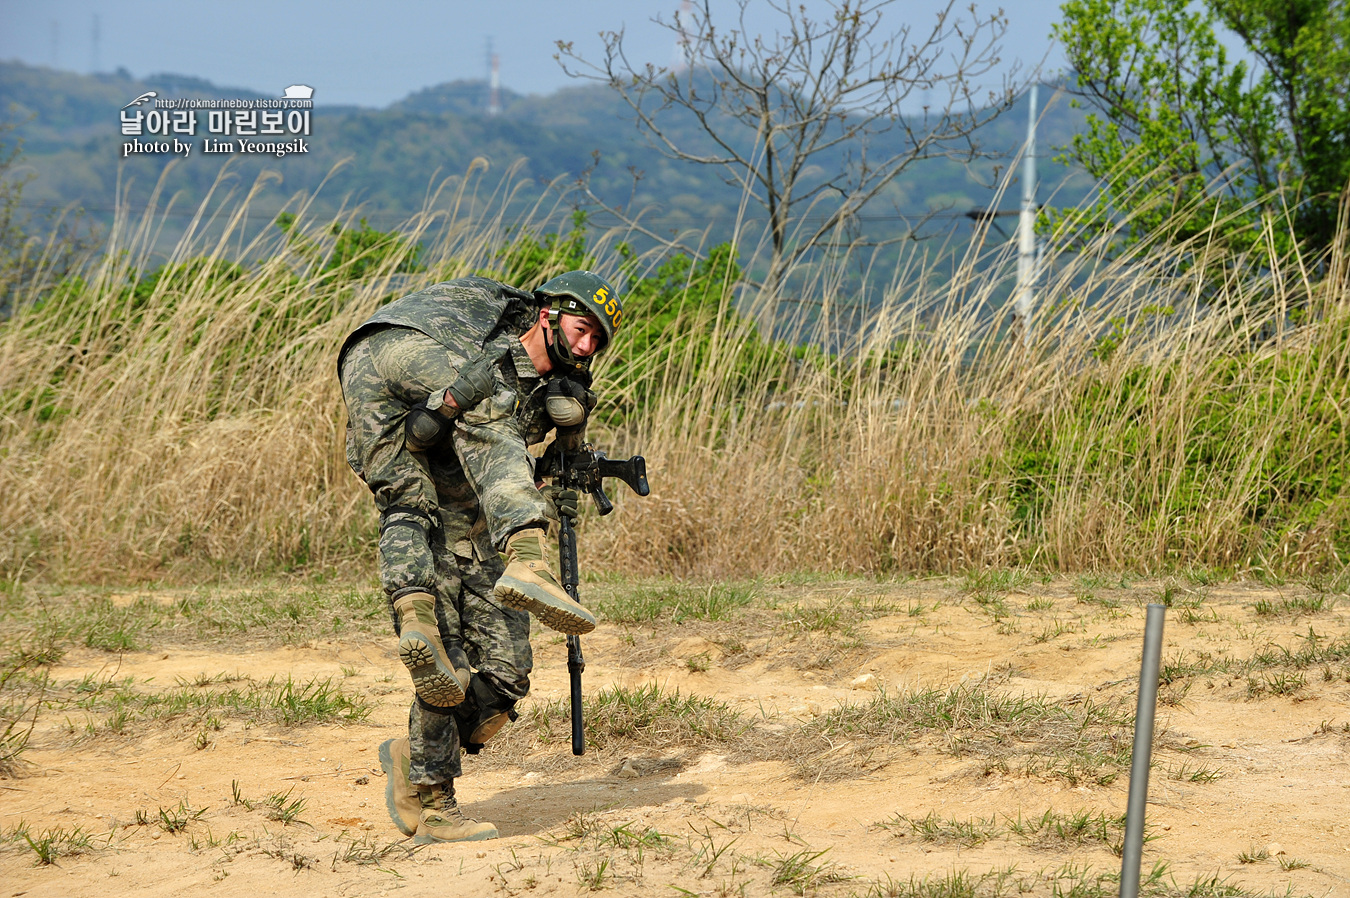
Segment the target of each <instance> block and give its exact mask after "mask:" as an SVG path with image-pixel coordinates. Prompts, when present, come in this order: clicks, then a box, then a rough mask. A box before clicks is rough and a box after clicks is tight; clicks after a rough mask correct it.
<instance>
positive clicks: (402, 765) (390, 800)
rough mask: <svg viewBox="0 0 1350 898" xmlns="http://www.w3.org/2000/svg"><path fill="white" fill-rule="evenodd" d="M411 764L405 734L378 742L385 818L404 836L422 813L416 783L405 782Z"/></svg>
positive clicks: (413, 829)
mask: <svg viewBox="0 0 1350 898" xmlns="http://www.w3.org/2000/svg"><path fill="white" fill-rule="evenodd" d="M411 764H412V753H411V752H410V751H409V749H408V740H407V738H406V737H404V738H403V739H386V740H384V742H382V743H380V768H381V769H383V770H384V776H385V781H384V806H385V807H386V808H387V809H388V810H389V819H390V820H393V821H394V825H395V826H397V827H398V831H399V832H401V833H403V835H405V836H411V835H413V834H414V833H416V832H417V823H418V818H420V817H421V815H422V802H421V799H420V798H418V794H417V787H416V786H414V785H413V784H412V783H410V782H408V768H409V766H410V765H411Z"/></svg>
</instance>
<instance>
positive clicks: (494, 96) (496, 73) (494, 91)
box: [487, 37, 502, 115]
mask: <svg viewBox="0 0 1350 898" xmlns="http://www.w3.org/2000/svg"><path fill="white" fill-rule="evenodd" d="M487 56H488V108H487V111H488V115H500V114H501V111H502V72H501V61H500V60H499V59H498V58H497V53H496V51H494V50H493V49H492V38H490V37H489V38H488V42H487Z"/></svg>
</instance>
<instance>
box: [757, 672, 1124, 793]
mask: <svg viewBox="0 0 1350 898" xmlns="http://www.w3.org/2000/svg"><path fill="white" fill-rule="evenodd" d="M1133 722H1134V721H1133V715H1132V714H1130V713H1129V712H1128V711H1126V710H1124V709H1123V708H1119V707H1115V706H1113V705H1106V704H1100V703H1097V702H1093V701H1091V700H1090V699H1071V700H1064V701H1052V700H1050V699H1048V698H1046V697H1044V696H1038V695H1026V694H1023V695H1009V694H1004V693H1001V692H999V691H997V690H995V689H992V688H990V686H989V685H988V684H987V683H985V682H983V681H981V682H979V683H962V684H958V685H956V686H952V687H948V688H932V689H919V690H912V691H908V692H899V693H890V692H880V693H878V694H877V695H876V696H875V697H874V698H872V699H871V700H870V701H868V702H865V703H861V704H844V705H840V706H838V707H836V708H833V709H831V710H829V711H826V712H825V713H823V714H821V715H820V716H819V717H817V718H815V719H813V720H810V721H807V722H805V723H802V724H801V725H800V726H798V727H797V728H795V729H794V730H792V731H789V732H788V733H787V734H785V736H784V737H783V738H777V739H773V740H769V741H767V742H766V743H765V744H763V745H762V746H761V747H760V750H761V751H762V752H763V753H764V754H766V755H768V756H770V757H775V758H778V759H781V760H783V761H785V762H787V763H788V764H789V765H790V766H791V767H792V768H793V770H794V771H795V773H796V774H797V775H798V776H799V777H802V778H804V779H809V780H816V779H820V780H822V781H836V780H841V779H848V778H851V777H855V776H859V775H861V774H864V773H866V772H868V771H872V770H876V769H878V768H880V767H884V766H885V765H886V764H887V763H889V761H890V760H891V759H893V758H894V756H895V752H896V750H897V748H898V747H899V746H901V745H904V744H906V743H909V742H911V741H913V740H915V739H919V738H922V737H928V738H932V739H934V740H936V742H937V744H938V746H939V748H940V749H941V750H942V751H945V752H946V753H948V754H952V755H955V756H957V757H973V758H979V759H981V760H982V761H983V762H984V764H985V766H986V768H987V769H989V770H1000V771H1010V770H1011V766H1010V763H1012V762H1017V763H1020V764H1021V770H1022V772H1024V773H1027V774H1031V775H1046V776H1052V777H1056V778H1060V779H1064V780H1066V781H1068V782H1069V783H1071V784H1075V785H1076V784H1077V783H1079V782H1082V781H1087V782H1095V783H1098V784H1100V785H1105V784H1107V783H1110V782H1112V781H1114V780H1115V778H1116V777H1117V776H1118V774H1119V771H1120V769H1121V768H1122V767H1124V766H1125V765H1127V764H1128V763H1129V757H1130V749H1131V741H1132V727H1133Z"/></svg>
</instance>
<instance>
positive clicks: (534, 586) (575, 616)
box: [493, 527, 595, 636]
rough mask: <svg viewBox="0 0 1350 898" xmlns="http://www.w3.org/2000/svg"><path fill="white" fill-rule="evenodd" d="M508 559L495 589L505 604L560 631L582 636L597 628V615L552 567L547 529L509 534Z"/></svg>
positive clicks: (518, 531) (530, 529) (534, 529)
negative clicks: (561, 582) (546, 546)
mask: <svg viewBox="0 0 1350 898" xmlns="http://www.w3.org/2000/svg"><path fill="white" fill-rule="evenodd" d="M506 561H507V564H506V572H505V573H503V574H502V576H501V579H499V580H498V581H497V585H496V586H495V587H494V588H493V592H494V593H496V595H497V598H499V599H501V600H502V604H503V605H507V606H509V607H511V608H518V609H520V610H521V611H528V612H530V613H531V614H533V615H534V616H535V617H537V618H539V620H540V622H541V623H543V624H544V626H546V627H549V628H551V629H554V630H557V631H558V632H560V633H567V634H569V635H575V636H580V635H581V634H583V633H589V632H591V631H592V630H594V629H595V615H593V614H591V613H590V612H589V611H587V610H586V609H585V608H584V607H582V605H581V604H580V603H578V602H575V601H573V599H572V597H571V596H569V595H568V594H567V592H566V591H565V590H564V589H563V588H562V586H561V585H559V583H558V578H557V577H555V576H553V572H552V571H551V570H549V566H548V556H547V555H546V554H545V552H544V531H543V530H540V529H539V528H537V527H533V528H529V529H526V530H517V531H516V532H515V533H513V534H511V535H510V536H509V537H507V540H506Z"/></svg>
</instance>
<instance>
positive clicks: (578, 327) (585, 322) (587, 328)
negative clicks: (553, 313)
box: [558, 315, 605, 359]
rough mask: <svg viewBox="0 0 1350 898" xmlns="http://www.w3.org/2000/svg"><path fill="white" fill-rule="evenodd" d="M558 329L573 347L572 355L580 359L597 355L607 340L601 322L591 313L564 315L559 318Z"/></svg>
mask: <svg viewBox="0 0 1350 898" xmlns="http://www.w3.org/2000/svg"><path fill="white" fill-rule="evenodd" d="M558 330H560V331H562V333H563V338H564V339H566V340H567V345H568V346H571V347H572V355H574V356H576V357H577V358H580V359H584V358H586V357H587V356H591V355H595V353H596V352H597V351H598V350H599V349H600V346H601V345H602V344H603V343H604V341H605V332H604V330H603V329H602V328H601V327H600V322H599V321H597V320H595V318H593V317H592V316H590V315H562V316H560V317H559V318H558Z"/></svg>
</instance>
